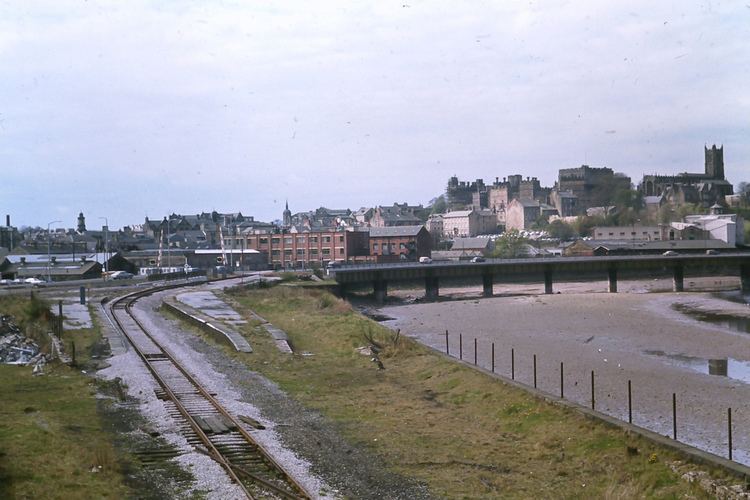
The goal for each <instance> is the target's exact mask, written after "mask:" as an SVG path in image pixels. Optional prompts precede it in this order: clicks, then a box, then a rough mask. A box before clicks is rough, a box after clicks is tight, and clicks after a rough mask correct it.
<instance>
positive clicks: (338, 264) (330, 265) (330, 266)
mask: <svg viewBox="0 0 750 500" xmlns="http://www.w3.org/2000/svg"><path fill="white" fill-rule="evenodd" d="M341 266H342V263H341V262H339V261H337V260H332V261H331V262H329V263H328V269H333V268H336V267H341Z"/></svg>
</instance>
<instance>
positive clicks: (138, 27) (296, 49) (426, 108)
mask: <svg viewBox="0 0 750 500" xmlns="http://www.w3.org/2000/svg"><path fill="white" fill-rule="evenodd" d="M748 40H750V5H748V4H747V2H745V1H739V2H709V1H704V2H687V1H672V2H670V1H661V2H653V0H629V1H617V2H615V1H612V2H600V1H593V0H577V1H575V2H573V1H553V0H550V1H545V2H537V1H528V0H527V1H511V0H502V1H500V0H497V1H494V2H485V1H477V0H473V1H471V2H456V1H455V0H450V1H445V2H443V1H438V0H435V1H429V2H427V1H416V0H399V1H389V0H379V1H373V2H364V1H360V2H343V1H342V2H326V1H322V0H321V1H315V2H309V1H301V2H292V1H289V2H248V1H236V2H233V1H213V2H211V1H195V2H190V1H179V2H178V1H146V0H128V2H120V1H110V2H100V1H94V0H89V1H84V0H78V1H66V0H54V1H34V0H24V1H4V0H0V174H2V175H0V193H1V194H0V215H4V214H6V213H7V214H10V215H11V219H12V220H11V222H12V224H13V225H16V226H23V225H40V226H46V224H47V223H48V222H50V221H54V220H61V221H63V223H62V224H53V226H65V227H74V226H75V219H76V217H77V215H78V212H79V211H83V212H84V214H85V215H86V218H87V225H88V227H89V228H95V227H97V226H100V225H102V224H103V223H104V221H105V219H104V218H106V221H107V222H108V224H109V225H110V227H121V226H123V225H128V224H137V223H141V222H143V220H144V218H145V217H149V218H152V219H153V218H158V219H161V218H162V217H163V216H164V215H166V214H168V213H172V212H175V213H182V214H196V213H200V212H202V211H211V210H217V211H219V212H236V211H240V212H242V213H243V214H244V215H251V216H254V217H255V218H256V219H258V220H274V219H278V218H280V217H281V212H282V210H283V208H284V203H285V201H286V200H287V199H288V201H289V207H290V209H291V210H292V211H293V212H298V211H304V210H311V209H315V208H317V207H320V206H326V207H329V208H347V207H348V208H352V209H357V208H359V207H361V206H375V205H379V204H383V205H390V204H392V203H394V202H404V201H406V202H409V203H411V204H417V203H423V204H427V203H428V202H429V201H430V200H431V199H432V198H434V197H435V196H437V195H439V194H441V193H442V192H443V191H444V189H445V185H446V183H447V181H448V178H449V177H450V176H451V175H454V174H455V175H457V176H458V177H459V178H460V179H462V180H473V179H477V178H483V179H485V181H488V182H489V181H493V180H494V179H495V177H500V178H501V179H502V177H506V176H508V175H512V174H521V175H523V176H531V177H537V178H539V180H540V181H541V182H542V185H546V186H552V185H553V184H554V182H555V180H556V178H557V173H558V170H559V169H561V168H571V167H577V166H580V165H581V164H588V165H591V166H606V167H610V168H612V169H613V170H615V171H617V172H623V173H625V174H627V175H629V176H631V178H632V179H633V182H634V183H636V184H637V182H638V181H639V180H640V179H641V177H642V176H643V174H651V173H657V172H658V173H662V174H673V173H679V172H685V171H688V172H702V171H703V146H704V145H706V144H707V145H709V146H710V145H711V144H714V143H716V144H717V145H721V144H723V145H724V161H725V172H726V175H727V178H728V179H729V180H730V181H731V182H733V183H735V185H736V184H737V183H739V182H740V181H750V142H749V140H748V139H749V138H750V123H749V122H748V121H749V120H750V90H749V89H750V81H749V80H750V58H749V57H748V56H750V44H748V42H747V41H748ZM4 222H5V220H4V219H3V220H2V223H4Z"/></svg>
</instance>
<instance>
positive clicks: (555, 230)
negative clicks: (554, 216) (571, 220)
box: [547, 219, 576, 240]
mask: <svg viewBox="0 0 750 500" xmlns="http://www.w3.org/2000/svg"><path fill="white" fill-rule="evenodd" d="M547 233H549V235H550V237H552V238H557V239H559V240H569V239H571V238H573V237H574V236H575V235H576V230H575V229H574V228H573V226H571V225H570V224H566V223H565V222H563V221H561V220H559V219H558V220H554V221H552V222H550V223H549V225H548V226H547Z"/></svg>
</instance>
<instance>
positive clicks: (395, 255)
mask: <svg viewBox="0 0 750 500" xmlns="http://www.w3.org/2000/svg"><path fill="white" fill-rule="evenodd" d="M369 244H370V248H369V253H370V255H371V256H373V257H375V260H376V261H377V262H391V261H399V260H408V261H417V260H419V258H420V257H429V256H430V253H431V250H432V238H431V237H430V233H429V232H428V231H427V229H426V228H425V227H424V226H395V227H372V228H370V241H369Z"/></svg>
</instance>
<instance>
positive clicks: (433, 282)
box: [424, 276, 440, 302]
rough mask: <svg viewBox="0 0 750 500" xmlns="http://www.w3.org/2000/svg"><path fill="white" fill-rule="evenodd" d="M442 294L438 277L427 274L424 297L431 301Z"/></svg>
mask: <svg viewBox="0 0 750 500" xmlns="http://www.w3.org/2000/svg"><path fill="white" fill-rule="evenodd" d="M439 296H440V284H439V282H438V279H437V278H434V277H431V276H427V277H426V278H425V279H424V297H425V299H427V300H428V301H430V302H433V301H436V300H437V299H438V297H439Z"/></svg>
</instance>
